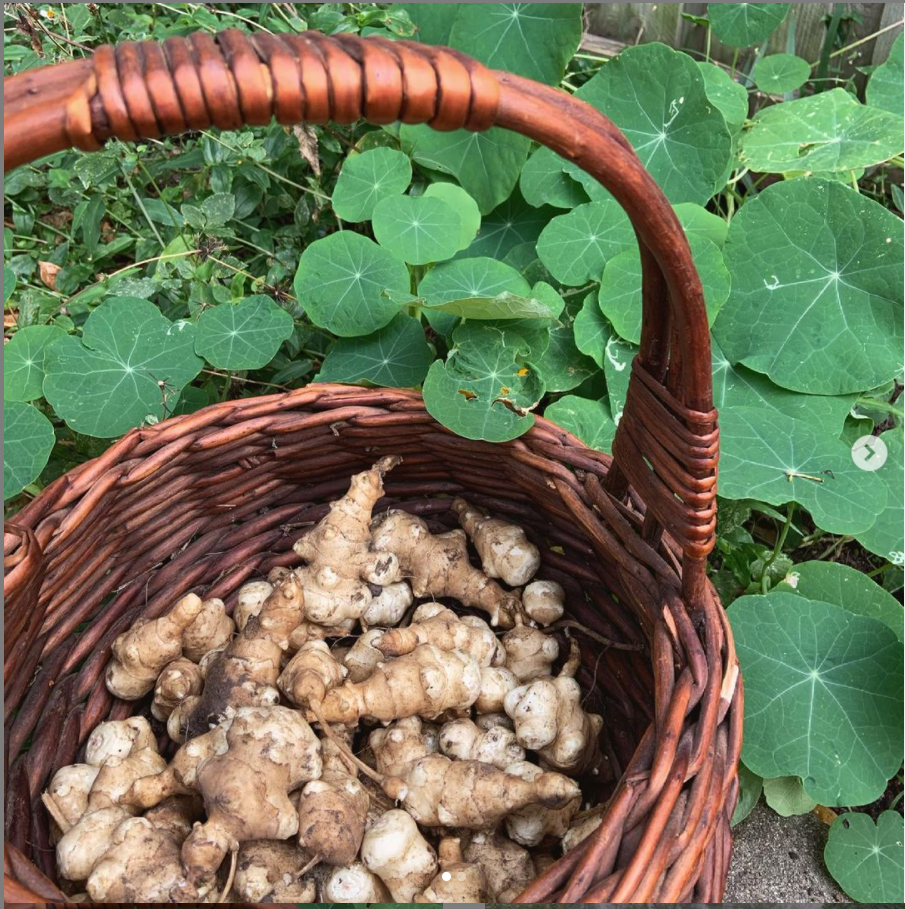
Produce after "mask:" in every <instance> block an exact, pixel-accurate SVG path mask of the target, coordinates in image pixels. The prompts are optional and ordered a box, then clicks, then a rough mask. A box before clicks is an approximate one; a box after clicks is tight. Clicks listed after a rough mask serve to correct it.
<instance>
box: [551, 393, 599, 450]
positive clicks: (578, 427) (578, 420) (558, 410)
mask: <svg viewBox="0 0 905 909" xmlns="http://www.w3.org/2000/svg"><path fill="white" fill-rule="evenodd" d="M544 416H545V417H546V418H547V419H548V420H552V421H553V422H554V423H556V424H557V425H558V426H561V427H562V428H563V429H565V430H567V431H568V432H571V433H572V435H573V436H578V438H579V439H581V441H582V442H584V443H585V445H587V446H588V447H589V448H594V449H596V450H597V451H605V452H607V453H608V454H609V452H610V451H611V450H612V447H613V436H615V435H616V424H615V423H614V422H613V417H612V414H611V413H610V403H609V401H608V400H607V399H606V398H602V399H601V400H599V401H591V400H589V399H588V398H579V397H578V396H577V395H564V396H563V397H561V398H560V399H559V400H558V401H554V402H553V403H552V404H551V405H550V406H549V407H548V408H547V409H546V410H545V411H544Z"/></svg>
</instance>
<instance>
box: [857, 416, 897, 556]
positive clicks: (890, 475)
mask: <svg viewBox="0 0 905 909" xmlns="http://www.w3.org/2000/svg"><path fill="white" fill-rule="evenodd" d="M880 438H881V439H882V440H883V442H884V444H885V445H886V451H887V456H886V463H885V464H884V465H883V466H882V467H881V468H880V469H879V470H877V471H875V472H874V473H873V476H875V477H876V478H877V479H878V480H879V481H880V482H881V483H883V484H884V485H885V486H886V489H887V496H886V508H884V509H883V511H881V512H880V513H879V515H878V516H877V521H876V523H875V524H874V525H873V526H872V527H871V528H870V529H869V530H864V531H861V532H860V533H858V534H856V535H855V538H856V539H857V540H858V542H859V543H860V544H861V545H862V546H863V547H864V548H865V549H869V550H870V551H871V552H875V553H876V554H877V555H879V556H883V558H884V559H889V561H890V562H892V564H893V565H900V566H901V565H905V539H903V530H902V528H903V525H905V520H903V513H902V512H903V502H905V445H903V441H902V430H901V428H899V429H887V430H886V432H884V433H882V434H881V435H880Z"/></svg>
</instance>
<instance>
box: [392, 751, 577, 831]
mask: <svg viewBox="0 0 905 909" xmlns="http://www.w3.org/2000/svg"><path fill="white" fill-rule="evenodd" d="M402 782H403V783H404V785H403V786H402V787H401V789H402V795H401V799H402V801H403V803H404V805H405V809H406V811H408V813H409V814H411V816H412V817H413V818H414V819H415V820H416V821H417V822H418V823H419V824H422V825H423V826H425V827H466V828H469V829H471V830H484V829H488V828H492V827H495V826H496V825H497V824H499V822H500V821H501V820H502V819H503V818H504V817H505V816H506V815H507V814H509V813H510V812H512V811H515V810H516V809H517V808H522V807H524V806H525V805H543V806H544V807H545V808H563V807H565V806H566V805H567V804H568V803H569V802H570V801H572V800H573V799H574V798H576V797H577V796H579V795H580V794H581V792H580V790H579V788H578V786H577V785H576V784H575V783H574V782H573V781H572V780H570V779H569V778H568V777H566V776H563V775H562V774H559V773H541V774H540V775H539V776H537V777H536V778H535V779H533V780H531V781H528V780H523V779H519V778H518V777H516V776H510V775H509V774H507V773H506V772H505V771H502V770H497V769H496V768H495V767H492V766H491V765H490V764H482V763H481V762H480V761H451V760H450V759H449V758H448V757H446V756H444V755H442V754H429V755H427V756H426V757H423V758H421V759H420V760H418V761H416V762H415V763H414V764H410V765H409V768H408V771H407V772H406V774H405V776H404V777H402ZM398 783H399V780H390V781H388V784H396V785H395V786H392V787H391V785H387V786H385V788H387V789H388V790H389V791H388V794H390V795H392V794H393V791H399V789H400V787H399V786H398Z"/></svg>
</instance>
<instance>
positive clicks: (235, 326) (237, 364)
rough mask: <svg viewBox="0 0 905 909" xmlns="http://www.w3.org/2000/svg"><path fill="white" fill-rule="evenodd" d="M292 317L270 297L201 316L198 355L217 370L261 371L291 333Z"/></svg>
mask: <svg viewBox="0 0 905 909" xmlns="http://www.w3.org/2000/svg"><path fill="white" fill-rule="evenodd" d="M292 329H293V321H292V316H290V315H289V313H288V312H286V310H285V309H281V308H280V307H279V306H277V304H276V303H274V301H273V300H271V299H270V297H267V296H264V295H258V296H254V297H246V299H244V300H242V301H241V302H240V303H237V304H235V305H234V304H232V303H221V304H220V305H219V306H211V307H208V308H207V309H205V310H204V312H202V313H201V317H200V318H199V319H198V324H197V326H196V329H195V353H197V354H198V356H200V357H204V359H205V360H207V362H208V363H210V364H211V366H215V367H216V368H217V369H229V370H242V369H261V367H263V366H266V365H267V364H268V363H269V362H270V361H271V360H272V359H273V358H274V357H275V356H276V352H277V351H278V350H279V349H280V345H281V344H282V343H283V341H285V340H286V339H287V338H288V337H289V336H290V335H291V334H292Z"/></svg>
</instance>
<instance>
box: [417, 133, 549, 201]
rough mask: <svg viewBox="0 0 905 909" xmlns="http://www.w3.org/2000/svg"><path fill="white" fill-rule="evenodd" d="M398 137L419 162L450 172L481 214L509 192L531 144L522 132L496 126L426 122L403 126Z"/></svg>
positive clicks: (446, 172) (443, 171) (516, 179)
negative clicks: (446, 126) (444, 127)
mask: <svg viewBox="0 0 905 909" xmlns="http://www.w3.org/2000/svg"><path fill="white" fill-rule="evenodd" d="M399 137H400V140H401V141H402V147H403V149H405V150H406V151H409V152H410V153H411V155H412V157H413V158H414V159H415V160H416V161H417V162H418V163H419V164H423V165H425V166H426V167H432V168H434V169H435V170H439V171H441V172H442V173H445V174H452V175H453V176H454V177H455V178H456V180H457V181H458V182H459V184H460V185H461V187H462V188H463V189H464V190H465V191H466V192H467V193H468V194H469V195H470V196H471V197H472V198H473V199H474V200H475V202H477V203H478V208H480V209H481V214H487V213H488V212H491V211H493V209H494V208H496V207H497V205H499V204H500V203H501V202H502V201H503V200H504V199H505V198H506V197H507V196H508V195H509V194H510V193H511V192H512V190H513V188H514V187H515V184H516V183H517V182H518V175H519V172H520V171H521V169H522V165H523V164H524V163H525V159H526V158H527V157H528V148H529V147H530V145H531V142H530V140H529V139H527V138H526V137H525V136H520V135H518V133H513V132H511V131H509V130H506V129H500V128H493V129H488V130H487V131H486V132H482V133H474V132H471V131H469V130H467V129H460V130H456V131H454V132H449V133H440V132H437V131H436V130H433V129H431V127H429V126H427V125H420V126H403V127H402V128H401V129H400V130H399Z"/></svg>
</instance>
